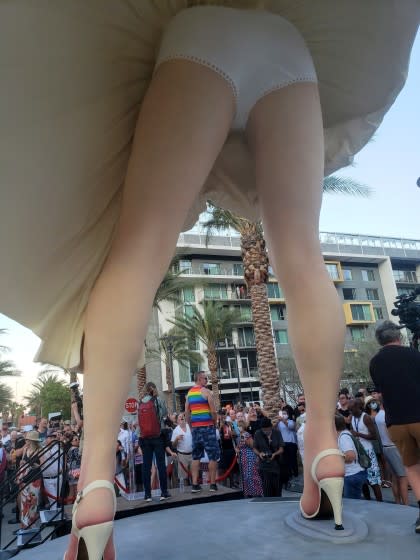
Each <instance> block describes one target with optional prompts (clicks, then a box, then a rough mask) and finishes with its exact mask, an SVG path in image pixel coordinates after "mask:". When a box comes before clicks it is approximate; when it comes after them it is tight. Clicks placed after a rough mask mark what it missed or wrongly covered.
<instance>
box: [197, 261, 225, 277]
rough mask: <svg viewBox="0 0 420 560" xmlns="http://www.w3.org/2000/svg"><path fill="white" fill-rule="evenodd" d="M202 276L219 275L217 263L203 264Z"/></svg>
mask: <svg viewBox="0 0 420 560" xmlns="http://www.w3.org/2000/svg"><path fill="white" fill-rule="evenodd" d="M201 267H202V271H203V274H209V275H214V274H221V271H220V264H218V263H204V264H202V265H201Z"/></svg>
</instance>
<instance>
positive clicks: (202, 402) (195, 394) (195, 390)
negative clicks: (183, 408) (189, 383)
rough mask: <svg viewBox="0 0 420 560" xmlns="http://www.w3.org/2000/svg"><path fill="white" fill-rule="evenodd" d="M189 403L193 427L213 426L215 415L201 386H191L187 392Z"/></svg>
mask: <svg viewBox="0 0 420 560" xmlns="http://www.w3.org/2000/svg"><path fill="white" fill-rule="evenodd" d="M187 399H188V404H189V407H190V412H191V427H192V428H199V427H201V426H213V424H214V422H213V416H212V415H211V412H210V406H209V403H208V402H207V399H205V398H204V397H203V395H202V393H201V387H200V386H198V385H196V386H195V387H191V389H190V390H189V391H188V394H187Z"/></svg>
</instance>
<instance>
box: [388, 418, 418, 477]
mask: <svg viewBox="0 0 420 560" xmlns="http://www.w3.org/2000/svg"><path fill="white" fill-rule="evenodd" d="M388 432H389V437H390V438H391V439H392V441H393V442H394V443H395V445H396V446H397V447H398V451H399V452H400V453H401V458H402V460H403V464H404V466H405V467H412V466H413V465H416V464H417V463H418V461H419V452H420V422H415V423H413V424H398V425H394V426H389V428H388Z"/></svg>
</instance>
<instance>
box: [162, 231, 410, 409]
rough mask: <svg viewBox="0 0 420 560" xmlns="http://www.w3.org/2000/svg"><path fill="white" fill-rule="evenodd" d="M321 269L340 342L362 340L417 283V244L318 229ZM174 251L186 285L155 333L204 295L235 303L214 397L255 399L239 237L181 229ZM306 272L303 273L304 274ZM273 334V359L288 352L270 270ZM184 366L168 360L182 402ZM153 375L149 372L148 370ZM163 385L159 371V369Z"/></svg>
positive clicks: (187, 369) (187, 379) (283, 310)
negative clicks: (332, 294)
mask: <svg viewBox="0 0 420 560" xmlns="http://www.w3.org/2000/svg"><path fill="white" fill-rule="evenodd" d="M320 240H321V244H322V250H323V254H324V259H325V266H326V268H327V271H328V273H329V275H330V277H331V280H332V281H333V282H334V285H335V287H336V289H337V292H338V294H339V296H340V298H341V300H342V305H343V310H344V315H345V319H346V325H347V334H346V347H347V349H348V350H351V349H352V345H353V344H354V343H357V342H359V341H360V340H363V339H364V338H365V337H366V335H367V330H368V329H369V327H372V326H374V325H375V323H376V322H377V321H378V320H382V319H387V318H389V317H391V310H392V308H393V302H394V301H395V297H396V296H397V294H402V293H406V292H409V291H411V290H412V289H413V288H414V287H419V286H420V241H419V240H411V239H397V238H385V237H374V236H364V235H355V234H344V233H324V232H323V233H321V234H320ZM178 249H179V251H180V253H181V255H182V260H181V263H180V266H181V269H182V270H183V271H184V273H183V274H184V275H185V276H186V277H188V278H189V279H190V280H193V285H192V286H191V287H189V288H186V289H184V290H183V293H182V302H181V303H180V304H179V305H178V306H177V308H175V306H174V304H172V303H168V302H165V303H164V304H163V305H162V309H161V311H159V312H158V313H157V323H158V325H157V326H158V330H159V332H160V333H163V332H167V331H168V330H169V328H170V327H171V325H170V323H169V322H168V321H169V320H170V319H171V318H172V317H173V316H174V315H175V314H176V313H184V314H186V315H189V314H190V313H191V312H192V308H193V306H198V308H200V305H201V302H202V301H204V300H217V301H221V302H223V303H224V304H226V305H230V306H233V307H236V308H237V309H238V310H239V311H240V317H241V318H240V322H239V323H238V324H237V325H236V326H235V328H234V330H233V332H232V336H231V337H230V338H228V339H226V340H225V341H221V343H220V347H219V349H218V361H219V378H220V389H221V396H222V402H225V403H227V402H232V401H234V400H237V399H238V394H239V391H240V392H241V398H242V400H243V401H251V400H257V399H258V398H259V376H258V366H257V355H256V348H255V339H254V330H253V323H252V314H251V301H250V299H249V297H248V294H247V290H246V285H245V283H244V280H243V266H242V261H241V253H240V239H239V237H238V236H237V235H236V234H226V235H216V236H213V237H212V238H211V240H210V242H209V243H208V244H206V236H205V233H204V232H200V231H199V230H196V231H192V232H188V233H184V234H181V235H180V237H179V241H178ZM307 273H308V274H309V275H310V274H311V271H310V270H308V271H307ZM267 292H268V298H269V303H270V311H271V320H272V328H273V338H274V342H275V349H276V354H277V357H278V358H281V357H284V356H287V355H290V347H289V341H288V330H287V306H286V302H285V299H284V296H283V292H282V289H281V286H279V284H278V282H277V280H276V278H275V277H274V276H273V275H272V274H271V275H270V278H269V283H268V286H267ZM196 349H197V350H198V351H200V352H201V354H202V357H203V361H202V366H201V367H202V368H203V369H207V359H206V355H205V348H204V347H203V346H202V345H201V343H200V342H198V341H197V343H196ZM195 369H197V367H194V366H192V365H190V366H188V365H181V364H178V363H177V362H176V361H174V363H173V374H174V382H175V387H176V392H177V395H178V398H179V399H180V402H181V403H182V402H183V397H184V396H185V394H186V392H187V390H188V388H189V387H191V384H192V379H193V377H192V376H193V374H194V370H195ZM156 373H157V372H156ZM160 374H161V379H162V388H163V389H164V390H165V388H166V383H165V372H164V368H163V366H162V371H161V372H160Z"/></svg>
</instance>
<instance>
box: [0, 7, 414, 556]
mask: <svg viewBox="0 0 420 560" xmlns="http://www.w3.org/2000/svg"><path fill="white" fill-rule="evenodd" d="M204 4H205V5H206V6H204ZM196 5H199V6H196ZM419 11H420V5H419V2H418V1H417V0H371V1H369V2H366V1H365V0H351V1H350V0H348V1H347V0H342V1H340V2H337V0H317V2H313V0H294V1H293V2H291V1H290V0H273V1H267V2H258V1H257V0H238V1H231V2H229V1H207V2H199V1H196V0H172V1H169V0H160V1H159V2H155V1H152V0H130V1H128V0H126V1H123V0H72V1H70V0H56V1H55V2H49V1H48V0H37V1H36V2H34V1H31V0H13V1H8V0H1V1H0V75H1V80H2V87H1V92H0V124H1V126H0V188H1V195H2V196H1V199H2V205H1V208H0V214H1V215H0V243H1V247H0V251H1V262H2V274H1V276H0V311H1V312H3V313H5V314H7V315H9V316H10V317H12V318H13V319H15V320H17V321H19V322H20V323H22V324H23V325H26V326H27V327H29V328H31V329H32V330H33V331H34V332H36V333H37V334H38V335H39V336H40V337H41V339H42V341H43V344H42V347H41V350H40V352H39V356H38V359H39V360H41V361H43V362H50V363H55V364H60V365H61V366H64V367H73V366H77V364H78V362H79V355H80V348H81V340H82V335H83V333H84V335H85V344H84V348H83V363H84V374H85V378H84V411H85V419H84V429H85V444H84V453H83V460H82V467H81V476H80V480H79V488H78V489H79V494H78V498H77V501H76V506H75V508H74V515H73V530H72V535H71V538H70V542H69V547H68V549H67V552H66V554H65V560H74V559H75V558H79V559H80V558H82V556H83V557H84V558H85V557H86V554H88V557H89V559H90V560H92V559H95V560H96V559H98V558H101V557H102V554H103V556H104V558H105V560H114V558H115V550H114V545H113V540H112V520H113V517H114V513H115V503H114V500H115V497H114V496H113V494H112V492H113V489H112V484H111V482H112V480H113V474H114V459H115V454H114V445H113V442H112V441H110V439H109V434H111V433H113V431H114V430H115V426H117V425H118V420H119V415H120V411H121V408H122V405H123V401H124V399H125V397H126V394H127V392H128V386H129V381H130V378H131V375H132V372H133V370H134V368H135V366H136V362H137V360H138V358H139V341H141V340H143V339H144V337H145V333H146V327H147V324H148V320H149V314H150V309H151V306H152V301H153V297H154V295H155V292H156V289H157V287H158V285H159V283H160V281H161V279H162V277H163V275H164V273H165V271H166V269H167V267H168V265H169V262H170V259H171V257H172V255H173V253H174V250H175V246H176V241H177V238H178V234H179V233H180V231H181V230H182V229H183V228H185V227H188V226H189V225H191V224H192V223H193V222H194V220H195V218H196V216H197V213H198V211H200V210H201V209H202V208H203V204H204V202H205V200H206V199H211V200H212V201H213V202H215V203H216V204H218V205H220V206H225V207H227V208H229V209H230V210H232V211H234V212H236V213H237V214H239V215H242V216H245V217H247V218H249V219H257V218H261V219H262V221H263V225H264V232H265V236H266V239H267V242H268V246H269V248H270V258H271V263H272V265H273V267H274V270H275V271H276V275H277V277H278V279H279V281H280V283H281V286H282V288H283V290H284V293H285V297H286V300H287V306H288V318H289V333H290V340H291V344H292V347H293V351H294V355H295V359H296V363H297V366H298V369H299V373H300V376H301V379H302V382H303V386H304V389H305V395H306V399H307V401H306V402H307V421H306V429H305V489H304V493H303V496H302V500H301V510H302V514H303V515H304V516H305V517H308V518H316V517H317V514H318V512H319V508H320V495H321V491H322V492H323V493H324V494H325V495H326V496H328V498H329V499H328V500H326V503H327V507H328V510H329V512H330V513H331V516H332V517H334V519H335V525H336V528H338V529H339V528H340V527H341V488H342V477H343V473H344V465H343V461H342V458H341V457H340V456H339V455H338V452H337V450H336V447H337V446H336V436H335V431H334V425H333V411H334V406H335V395H336V391H337V381H338V378H339V375H340V371H341V367H342V356H343V341H344V329H345V327H344V321H343V314H342V309H341V305H340V303H339V300H338V298H337V294H336V291H335V289H334V287H333V285H332V283H331V281H330V279H329V277H328V275H327V273H326V270H325V265H324V261H323V258H322V254H321V250H320V244H319V237H318V218H319V212H320V206H321V192H322V180H323V177H324V175H326V174H329V173H331V172H332V171H334V170H336V169H338V168H340V167H342V166H344V165H347V164H349V163H350V162H351V161H352V157H353V155H354V154H355V153H356V152H357V151H358V150H360V149H361V148H362V147H363V145H364V144H365V143H366V142H367V141H368V140H369V138H370V137H371V136H372V134H373V133H374V132H375V130H376V128H377V126H378V125H379V124H380V122H381V119H382V117H383V116H384V114H385V112H386V111H387V109H388V108H389V107H390V105H391V104H392V103H393V101H394V100H395V98H396V96H397V94H398V92H399V91H400V89H401V87H402V86H403V83H404V79H405V76H406V72H407V67H408V60H409V53H410V48H411V45H412V42H413V40H414V36H415V33H416V29H417V26H418V22H419ZM280 265H281V266H280ZM308 270H310V271H311V274H310V275H308V274H307V271H308ZM106 442H108V443H106Z"/></svg>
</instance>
